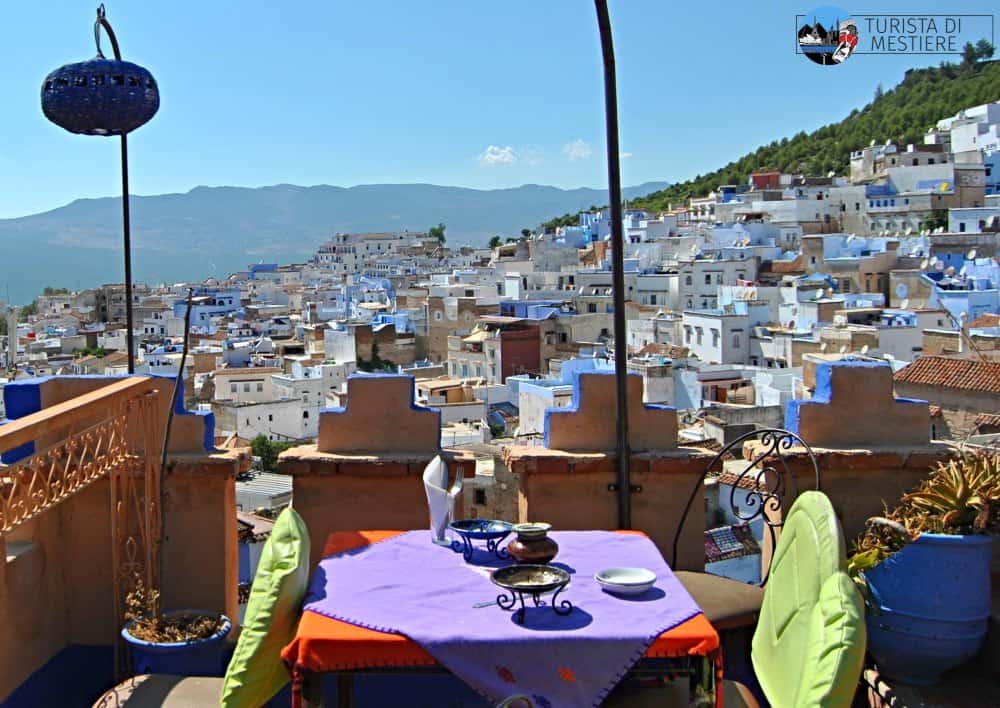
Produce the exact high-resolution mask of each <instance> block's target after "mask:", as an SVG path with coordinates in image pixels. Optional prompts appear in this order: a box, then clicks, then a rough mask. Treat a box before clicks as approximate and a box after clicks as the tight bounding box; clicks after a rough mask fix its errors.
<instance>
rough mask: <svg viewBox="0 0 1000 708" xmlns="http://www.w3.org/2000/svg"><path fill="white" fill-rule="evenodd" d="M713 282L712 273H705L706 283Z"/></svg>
mask: <svg viewBox="0 0 1000 708" xmlns="http://www.w3.org/2000/svg"><path fill="white" fill-rule="evenodd" d="M711 284H712V274H711V273H705V285H711Z"/></svg>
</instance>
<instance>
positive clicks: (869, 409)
mask: <svg viewBox="0 0 1000 708" xmlns="http://www.w3.org/2000/svg"><path fill="white" fill-rule="evenodd" d="M815 380H816V381H815V383H816V385H815V390H814V392H813V397H812V398H811V399H808V400H796V401H789V403H788V407H787V409H786V411H785V428H786V429H788V430H790V431H792V432H793V433H797V434H798V435H799V436H800V437H801V438H802V439H803V440H806V441H808V442H809V444H810V445H813V446H816V447H826V448H847V449H850V448H869V449H874V448H893V447H895V448H911V447H926V446H927V445H928V444H929V442H930V429H931V426H930V423H931V418H930V408H929V407H928V405H927V401H918V400H913V399H909V398H896V397H895V396H894V395H893V392H892V368H891V367H890V366H889V364H888V362H884V361H883V362H879V361H867V360H865V361H851V360H845V361H833V362H822V363H819V364H817V365H816V374H815Z"/></svg>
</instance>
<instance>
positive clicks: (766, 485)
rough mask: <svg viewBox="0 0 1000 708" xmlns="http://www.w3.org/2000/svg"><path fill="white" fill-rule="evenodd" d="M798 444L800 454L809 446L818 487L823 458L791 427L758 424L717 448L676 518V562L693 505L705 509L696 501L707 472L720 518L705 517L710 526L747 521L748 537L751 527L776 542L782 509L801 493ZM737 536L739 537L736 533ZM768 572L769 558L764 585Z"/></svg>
mask: <svg viewBox="0 0 1000 708" xmlns="http://www.w3.org/2000/svg"><path fill="white" fill-rule="evenodd" d="M751 440H756V441H757V442H758V443H759V444H758V447H757V448H756V449H754V452H753V456H752V457H751V458H750V459H748V460H747V459H744V458H743V447H744V444H745V443H747V442H749V441H751ZM793 448H794V454H795V455H796V456H800V455H801V454H802V453H803V451H804V453H805V458H806V460H807V463H806V465H805V467H806V469H807V470H808V473H809V482H810V483H814V484H815V487H814V488H815V489H816V490H819V488H820V487H819V464H818V463H817V462H816V456H815V455H814V454H813V451H812V448H810V447H809V445H808V444H807V443H806V442H805V441H804V440H803V439H802V438H800V437H799V436H798V435H796V434H795V433H793V432H791V431H788V430H782V429H780V428H764V429H758V430H754V431H751V432H749V433H746V434H744V435H741V436H739V437H738V438H736V439H735V440H733V441H731V442H729V443H728V444H727V445H726V446H725V447H723V448H722V449H721V450H720V451H719V452H718V453H716V455H715V456H714V457H713V458H712V461H711V462H709V463H708V465H707V466H706V467H705V470H704V472H703V473H702V474H701V475H700V476H699V477H698V478H697V479H696V480H695V482H694V484H693V486H692V488H691V492H690V494H689V495H688V499H687V503H686V504H685V506H684V512H683V513H682V514H681V517H680V519H679V520H678V522H677V530H676V531H675V532H674V544H673V555H672V557H671V560H670V563H671V566H672V567H674V568H676V567H677V554H678V546H679V545H680V539H681V533H682V531H683V530H684V524H685V523H686V522H687V520H688V516H689V515H690V514H691V512H692V509H697V510H698V511H697V513H701V509H702V506H701V504H699V505H698V506H697V507H695V505H694V503H695V500H696V499H697V497H698V494H699V492H701V493H702V494H704V492H703V487H702V485H703V483H704V481H705V479H706V477H716V479H717V485H719V486H718V487H717V489H718V490H719V495H718V499H719V512H720V517H721V518H719V519H717V523H714V524H713V523H711V522H706V525H705V528H706V529H709V528H713V527H715V526H747V527H749V529H747V530H746V531H745V535H746V536H747V538H749V537H750V536H751V533H752V534H753V535H754V536H757V535H759V536H761V537H763V536H764V535H766V536H767V537H768V540H769V541H770V544H771V548H774V546H775V544H776V543H777V541H778V535H779V531H780V529H781V527H782V525H783V524H784V519H783V515H782V509H783V508H784V505H785V504H787V503H788V502H789V501H791V500H793V499H795V497H796V496H797V495H798V485H797V483H796V480H795V475H794V474H792V470H791V468H790V467H789V464H788V459H787V457H788V456H789V454H791V453H792V451H793ZM730 460H738V463H733V465H729V466H728V467H729V469H726V467H727V465H726V462H727V461H730ZM734 466H735V469H733V467H734ZM723 490H725V491H723ZM740 530H741V531H742V529H740ZM738 540H739V538H737V539H736V541H738ZM769 573H770V564H768V566H767V567H765V568H762V569H761V580H760V584H761V585H762V586H763V585H765V584H766V583H767V581H768V576H769Z"/></svg>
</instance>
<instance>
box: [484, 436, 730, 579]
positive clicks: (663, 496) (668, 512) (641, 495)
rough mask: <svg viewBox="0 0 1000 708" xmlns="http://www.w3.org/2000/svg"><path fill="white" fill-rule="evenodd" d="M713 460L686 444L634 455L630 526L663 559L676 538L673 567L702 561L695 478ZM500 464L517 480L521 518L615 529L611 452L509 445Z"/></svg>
mask: <svg viewBox="0 0 1000 708" xmlns="http://www.w3.org/2000/svg"><path fill="white" fill-rule="evenodd" d="M711 459H712V456H711V455H708V454H706V453H704V452H702V451H697V450H692V449H689V448H680V449H677V450H675V451H672V452H657V453H645V454H642V455H635V456H633V458H632V463H631V479H632V484H633V485H634V486H637V487H638V488H639V490H638V491H634V492H633V493H632V528H633V529H637V530H640V531H643V532H644V533H646V534H647V535H649V536H650V538H652V539H653V541H654V542H655V543H656V545H657V547H658V548H659V549H660V552H661V553H662V554H663V556H664V558H666V559H667V562H670V561H671V559H672V554H673V542H674V538H675V536H677V537H678V555H677V563H676V567H677V568H679V569H685V570H702V569H703V568H704V566H705V545H704V531H705V502H704V489H703V486H702V482H701V480H702V478H703V476H704V473H705V468H706V466H707V464H708V463H709V462H710V461H711ZM504 461H505V462H506V464H507V465H508V466H509V467H510V471H511V472H512V473H513V474H514V475H516V476H517V477H518V478H519V480H520V488H519V493H518V494H519V497H518V506H519V508H518V517H519V520H520V521H545V522H548V523H551V524H552V526H553V528H555V529H564V530H587V529H607V530H612V529H617V528H619V526H618V496H617V494H616V493H615V492H614V491H611V490H610V489H609V485H611V484H615V483H616V482H617V463H616V459H615V457H614V456H613V455H606V454H586V453H570V452H564V451H558V450H546V449H544V448H537V447H528V446H512V447H509V448H507V449H506V450H505V451H504ZM695 487H697V491H696V492H695V500H694V502H693V503H692V506H691V512H690V514H689V516H688V519H687V520H686V522H685V523H684V526H683V528H682V529H681V531H680V534H679V536H678V528H677V527H678V524H679V522H680V518H681V514H682V513H683V510H684V506H685V504H686V503H687V499H688V497H689V496H690V494H691V493H692V491H694V490H695Z"/></svg>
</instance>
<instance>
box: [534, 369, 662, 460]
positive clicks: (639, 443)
mask: <svg viewBox="0 0 1000 708" xmlns="http://www.w3.org/2000/svg"><path fill="white" fill-rule="evenodd" d="M627 391H628V426H629V445H630V447H631V449H632V450H636V451H639V450H673V449H675V448H676V447H677V411H676V410H675V409H674V408H671V407H670V406H662V405H655V404H644V403H643V402H642V377H641V376H639V375H638V374H629V375H628V379H627ZM617 401H618V399H617V387H616V380H615V375H614V373H613V372H603V371H602V372H586V373H581V374H578V375H577V376H576V378H575V379H574V381H573V403H572V405H570V406H568V407H566V408H549V409H547V410H546V411H545V447H547V448H550V449H553V450H567V451H570V450H573V451H595V450H601V451H611V450H614V449H615V448H616V447H617V427H616V419H615V411H616V410H617V408H618V405H617Z"/></svg>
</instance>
